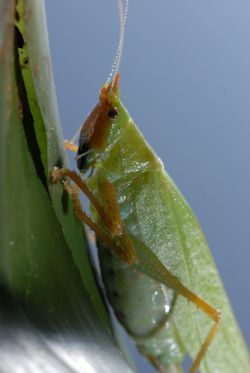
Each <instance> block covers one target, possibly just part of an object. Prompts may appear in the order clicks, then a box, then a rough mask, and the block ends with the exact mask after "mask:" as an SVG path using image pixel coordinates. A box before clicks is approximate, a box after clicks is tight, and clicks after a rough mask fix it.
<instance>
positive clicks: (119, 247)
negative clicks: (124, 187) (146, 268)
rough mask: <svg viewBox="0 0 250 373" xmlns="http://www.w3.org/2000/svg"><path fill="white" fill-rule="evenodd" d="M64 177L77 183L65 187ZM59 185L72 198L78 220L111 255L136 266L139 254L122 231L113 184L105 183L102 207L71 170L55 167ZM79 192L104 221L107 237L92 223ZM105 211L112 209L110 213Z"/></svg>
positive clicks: (56, 179) (53, 175)
mask: <svg viewBox="0 0 250 373" xmlns="http://www.w3.org/2000/svg"><path fill="white" fill-rule="evenodd" d="M64 177H68V178H70V179H71V180H72V181H73V182H74V185H73V186H72V185H69V184H68V183H66V182H65V181H64V180H63V178H64ZM59 181H62V182H63V186H64V188H65V190H66V191H67V192H68V193H69V194H70V195H71V197H72V202H73V207H74V210H75V213H76V215H77V216H78V218H79V219H80V220H82V221H83V222H84V223H85V224H86V225H87V226H89V227H90V228H91V229H92V230H93V231H94V232H95V233H96V235H97V236H98V237H100V238H101V239H103V240H104V241H105V242H106V243H107V244H108V247H109V249H110V250H111V251H112V252H114V253H115V254H117V255H118V256H119V257H121V259H122V260H124V261H125V262H127V263H129V264H133V263H134V262H135V260H136V253H135V250H134V248H133V245H132V243H131V241H130V239H129V237H128V235H127V233H126V232H125V231H124V229H123V226H122V222H121V218H120V212H119V207H118V203H117V199H116V193H115V189H114V186H113V184H112V183H109V182H103V184H102V188H103V190H102V199H103V201H104V207H103V206H102V205H101V204H100V202H99V201H98V200H97V198H96V197H95V195H94V194H93V193H92V191H91V190H90V189H89V187H88V186H87V184H86V182H85V181H84V180H83V179H82V178H81V177H80V176H79V175H78V174H77V173H76V172H75V171H71V170H68V169H67V168H61V169H58V168H56V167H55V168H54V169H53V171H52V182H53V183H56V182H59ZM79 189H80V190H81V191H82V192H83V193H84V194H85V195H86V196H87V197H88V199H89V201H90V202H91V203H92V205H93V206H94V207H95V209H96V211H97V212H98V214H99V216H100V218H101V221H102V222H103V223H104V225H105V227H106V229H107V230H108V234H106V233H105V232H104V231H103V230H102V229H101V228H100V227H99V225H97V224H96V223H95V222H93V221H92V220H91V219H90V218H89V216H88V215H87V214H86V213H85V211H84V210H83V209H82V206H81V203H80V198H79ZM105 207H106V208H107V207H109V209H108V210H109V212H108V213H107V212H106V209H105ZM110 236H111V238H110Z"/></svg>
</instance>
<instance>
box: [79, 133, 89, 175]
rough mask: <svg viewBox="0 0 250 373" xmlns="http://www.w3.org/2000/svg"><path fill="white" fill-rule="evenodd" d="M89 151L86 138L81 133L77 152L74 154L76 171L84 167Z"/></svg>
mask: <svg viewBox="0 0 250 373" xmlns="http://www.w3.org/2000/svg"><path fill="white" fill-rule="evenodd" d="M88 150H89V144H88V140H87V138H86V136H85V135H84V133H83V132H81V134H80V138H79V143H78V150H77V153H76V156H77V168H78V170H80V171H81V170H82V169H83V168H84V166H85V163H86V160H87V154H86V153H87V152H88Z"/></svg>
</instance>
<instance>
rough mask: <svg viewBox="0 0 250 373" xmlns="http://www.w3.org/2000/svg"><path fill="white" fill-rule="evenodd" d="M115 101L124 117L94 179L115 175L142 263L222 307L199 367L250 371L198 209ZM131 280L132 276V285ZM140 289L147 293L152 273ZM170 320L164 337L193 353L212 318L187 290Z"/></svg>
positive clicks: (222, 372) (144, 268)
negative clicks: (196, 214)
mask: <svg viewBox="0 0 250 373" xmlns="http://www.w3.org/2000/svg"><path fill="white" fill-rule="evenodd" d="M115 104H116V106H117V107H118V111H119V118H118V120H117V121H116V123H115V124H114V125H113V129H112V131H111V133H110V137H109V144H108V146H107V149H106V153H105V157H104V158H103V160H102V161H100V162H99V163H98V165H97V167H96V175H95V177H94V178H93V179H92V186H94V187H96V188H97V189H98V187H97V185H95V181H96V180H97V178H98V175H100V174H102V175H105V177H107V178H108V179H109V180H110V181H112V182H113V184H114V186H115V188H116V191H117V195H118V202H119V205H120V210H121V215H122V219H123V223H124V225H125V227H126V229H127V231H128V232H129V234H130V236H131V239H132V241H133V242H134V246H135V249H136V251H137V255H138V263H137V265H136V267H137V269H138V270H139V271H140V272H142V273H145V274H147V275H148V276H149V277H151V278H153V279H154V280H156V281H159V282H164V279H163V278H162V276H161V271H162V269H163V270H164V268H166V269H167V270H168V271H170V272H171V273H172V274H173V275H174V276H176V277H178V278H179V280H180V281H181V282H182V284H183V285H184V286H186V287H187V288H188V289H189V290H191V291H192V292H193V293H195V294H196V295H198V296H199V297H201V298H202V299H204V300H205V301H206V302H207V303H209V304H211V305H212V306H213V307H215V308H216V309H219V310H220V311H221V313H222V323H221V326H220V328H219V332H218V334H217V335H216V337H215V339H214V341H213V343H212V345H211V346H210V348H209V351H208V352H207V354H206V355H205V358H204V359H203V361H202V365H201V368H200V369H201V371H202V372H205V373H208V372H210V373H215V372H218V373H230V372H232V373H235V372H237V373H246V372H250V368H249V359H248V351H247V348H246V346H245V343H244V341H243V339H242V336H241V333H240V330H239V328H238V326H237V323H236V321H235V318H234V315H233V312H232V310H231V307H230V305H229V302H228V299H227V296H226V294H225V291H224V288H223V285H222V282H221V280H220V277H219V274H218V272H217V269H216V266H215V264H214V261H213V258H212V256H211V253H210V251H209V248H208V245H207V242H206V239H205V238H204V236H203V233H202V231H201V228H200V226H199V224H198V222H197V220H196V218H195V217H194V214H193V213H192V210H191V209H190V207H189V206H188V204H187V202H186V201H185V199H184V197H183V196H182V194H181V193H180V192H179V190H178V188H177V187H176V185H175V184H174V183H173V181H172V180H171V178H170V177H169V176H168V174H167V173H166V172H165V171H164V168H163V165H162V163H161V161H160V160H159V158H158V157H157V156H156V155H155V154H154V152H153V150H152V149H151V148H150V147H149V145H148V144H147V143H146V141H145V139H144V138H143V137H142V135H141V134H140V132H139V131H138V129H137V128H136V126H135V124H134V123H133V121H132V120H131V118H130V117H129V114H128V113H127V111H126V109H125V108H124V107H123V106H122V104H121V103H120V101H119V100H118V99H117V100H116V102H115ZM165 284H166V285H168V286H169V284H168V283H166V282H165ZM133 286H134V284H133V283H130V284H129V279H128V288H129V287H131V289H133ZM131 291H133V290H131ZM140 291H145V294H147V291H148V286H147V281H145V289H144V290H142V288H141V287H140ZM134 312H138V309H135V311H134ZM171 320H172V322H171V327H170V328H169V331H167V330H166V331H165V334H164V338H166V339H167V338H168V337H169V338H172V339H173V338H174V343H175V344H176V345H178V346H179V348H180V350H183V348H184V350H185V351H186V353H187V354H189V355H190V356H191V357H192V358H194V357H195V356H196V354H197V352H198V351H199V349H200V347H201V345H202V343H203V342H204V340H205V338H206V336H207V334H208V332H209V329H210V328H211V325H212V321H211V320H210V319H209V318H208V317H207V315H205V314H204V313H203V312H202V311H200V310H198V309H197V308H196V307H195V306H194V305H193V304H192V303H189V302H188V301H187V300H186V299H185V298H183V297H182V296H178V299H177V302H176V304H175V306H174V309H173V313H172V317H171ZM168 334H169V335H168ZM148 343H149V344H150V343H151V341H149V342H148ZM149 347H150V346H149Z"/></svg>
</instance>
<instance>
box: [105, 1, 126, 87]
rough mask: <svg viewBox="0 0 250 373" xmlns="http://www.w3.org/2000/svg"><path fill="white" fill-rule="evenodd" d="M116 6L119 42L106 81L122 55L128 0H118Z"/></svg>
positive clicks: (112, 73) (116, 67)
mask: <svg viewBox="0 0 250 373" xmlns="http://www.w3.org/2000/svg"><path fill="white" fill-rule="evenodd" d="M118 7H119V16H120V40H119V44H118V47H117V50H116V53H115V59H114V62H113V65H112V68H111V72H110V74H109V77H108V79H107V83H110V81H111V80H112V79H113V77H114V76H115V75H116V73H117V72H118V70H119V66H120V62H121V56H122V49H123V44H124V34H125V27H126V22H127V16H128V0H118Z"/></svg>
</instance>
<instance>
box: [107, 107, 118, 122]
mask: <svg viewBox="0 0 250 373" xmlns="http://www.w3.org/2000/svg"><path fill="white" fill-rule="evenodd" d="M108 116H109V118H112V119H115V118H116V117H117V116H118V110H117V109H116V108H113V109H111V110H109V111H108Z"/></svg>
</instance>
